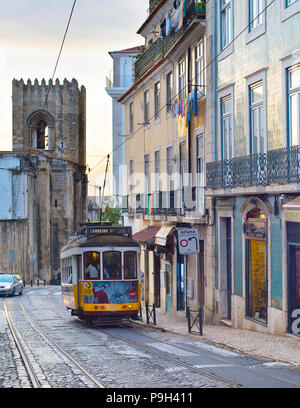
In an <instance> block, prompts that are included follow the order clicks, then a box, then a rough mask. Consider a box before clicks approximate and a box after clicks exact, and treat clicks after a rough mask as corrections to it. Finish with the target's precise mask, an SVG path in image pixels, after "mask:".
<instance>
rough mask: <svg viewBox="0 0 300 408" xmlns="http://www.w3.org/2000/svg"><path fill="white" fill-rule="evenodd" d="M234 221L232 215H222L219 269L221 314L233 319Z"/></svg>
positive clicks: (222, 316) (223, 317) (223, 316)
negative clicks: (232, 227) (232, 229)
mask: <svg viewBox="0 0 300 408" xmlns="http://www.w3.org/2000/svg"><path fill="white" fill-rule="evenodd" d="M231 226H232V221H231V217H220V241H219V263H220V266H219V268H220V269H219V270H220V283H219V285H220V286H219V289H220V315H221V318H222V319H227V320H231V296H232V233H231Z"/></svg>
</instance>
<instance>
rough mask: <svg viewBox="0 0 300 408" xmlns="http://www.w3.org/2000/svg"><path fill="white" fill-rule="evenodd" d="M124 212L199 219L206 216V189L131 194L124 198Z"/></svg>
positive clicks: (187, 188)
mask: <svg viewBox="0 0 300 408" xmlns="http://www.w3.org/2000/svg"><path fill="white" fill-rule="evenodd" d="M122 210H123V212H126V213H128V214H134V215H136V214H141V215H142V216H143V217H144V216H153V217H160V216H166V217H179V216H181V217H193V216H194V215H195V214H196V215H197V217H201V216H203V215H204V212H205V207H204V188H203V187H192V188H190V187H186V188H180V189H178V190H173V191H159V192H154V193H148V194H131V195H129V196H124V197H123V209H122Z"/></svg>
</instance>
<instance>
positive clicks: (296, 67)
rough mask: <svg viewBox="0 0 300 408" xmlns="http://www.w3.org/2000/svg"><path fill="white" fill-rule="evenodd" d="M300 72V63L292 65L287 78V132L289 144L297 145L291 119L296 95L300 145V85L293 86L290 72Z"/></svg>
mask: <svg viewBox="0 0 300 408" xmlns="http://www.w3.org/2000/svg"><path fill="white" fill-rule="evenodd" d="M298 70H299V72H300V63H298V64H295V65H292V66H291V67H289V68H287V69H286V78H287V128H288V134H287V143H288V146H295V144H293V134H292V132H291V127H292V126H291V119H292V114H291V97H292V96H295V95H296V98H297V102H298V103H297V107H298V123H297V125H298V126H297V132H298V133H297V143H296V145H297V146H299V145H300V111H299V109H300V87H297V88H291V87H290V83H291V79H290V74H291V72H293V71H298Z"/></svg>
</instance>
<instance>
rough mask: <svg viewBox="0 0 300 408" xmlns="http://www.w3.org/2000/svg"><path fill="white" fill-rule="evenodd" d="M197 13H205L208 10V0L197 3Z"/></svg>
mask: <svg viewBox="0 0 300 408" xmlns="http://www.w3.org/2000/svg"><path fill="white" fill-rule="evenodd" d="M195 9H196V13H205V10H206V0H205V1H197V2H196V3H195Z"/></svg>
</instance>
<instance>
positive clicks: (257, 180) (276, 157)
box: [206, 146, 300, 190]
mask: <svg viewBox="0 0 300 408" xmlns="http://www.w3.org/2000/svg"><path fill="white" fill-rule="evenodd" d="M290 183H300V146H291V147H285V148H282V149H276V150H270V151H268V152H267V153H258V154H251V155H249V156H242V157H236V158H233V159H231V160H221V161H216V162H211V163H207V165H206V184H207V188H211V189H213V190H217V189H233V188H237V187H252V186H254V187H255V186H268V185H275V184H277V185H278V184H280V185H283V184H290Z"/></svg>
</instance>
